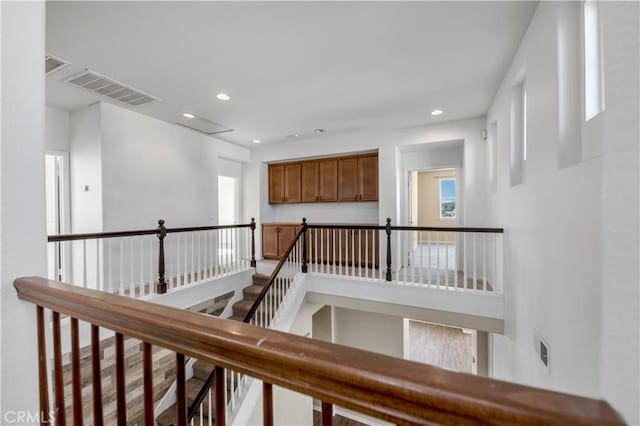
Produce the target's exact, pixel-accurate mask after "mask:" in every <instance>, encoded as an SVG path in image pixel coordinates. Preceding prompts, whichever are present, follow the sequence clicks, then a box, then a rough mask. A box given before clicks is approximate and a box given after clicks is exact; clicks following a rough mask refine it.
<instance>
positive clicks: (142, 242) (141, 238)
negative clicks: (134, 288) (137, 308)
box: [139, 237, 146, 297]
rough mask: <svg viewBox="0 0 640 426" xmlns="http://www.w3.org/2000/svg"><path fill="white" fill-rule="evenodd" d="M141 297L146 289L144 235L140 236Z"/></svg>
mask: <svg viewBox="0 0 640 426" xmlns="http://www.w3.org/2000/svg"><path fill="white" fill-rule="evenodd" d="M139 285H140V297H142V296H144V295H145V293H146V292H145V289H144V237H140V284H139Z"/></svg>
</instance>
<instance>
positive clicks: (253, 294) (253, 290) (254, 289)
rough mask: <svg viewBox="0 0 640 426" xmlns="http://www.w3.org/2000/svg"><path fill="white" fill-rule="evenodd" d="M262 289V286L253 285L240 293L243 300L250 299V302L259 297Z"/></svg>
mask: <svg viewBox="0 0 640 426" xmlns="http://www.w3.org/2000/svg"><path fill="white" fill-rule="evenodd" d="M263 288H264V287H263V286H261V285H255V284H254V285H252V286H249V287H245V288H243V289H242V292H243V293H244V296H245V300H246V299H247V298H251V299H252V300H255V299H256V298H257V297H258V296H259V295H260V292H261V291H262V289H263ZM247 296H250V297H247Z"/></svg>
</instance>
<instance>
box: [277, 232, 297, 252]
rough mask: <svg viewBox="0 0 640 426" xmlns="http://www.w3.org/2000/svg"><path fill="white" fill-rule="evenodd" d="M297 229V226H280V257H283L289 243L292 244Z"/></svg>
mask: <svg viewBox="0 0 640 426" xmlns="http://www.w3.org/2000/svg"><path fill="white" fill-rule="evenodd" d="M295 231H296V227H295V226H280V232H279V233H278V257H282V255H284V252H285V251H287V249H288V248H289V244H291V241H293V237H294V236H295Z"/></svg>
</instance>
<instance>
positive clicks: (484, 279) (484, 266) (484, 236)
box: [482, 234, 489, 291]
mask: <svg viewBox="0 0 640 426" xmlns="http://www.w3.org/2000/svg"><path fill="white" fill-rule="evenodd" d="M482 289H483V290H484V291H489V286H488V285H487V234H482Z"/></svg>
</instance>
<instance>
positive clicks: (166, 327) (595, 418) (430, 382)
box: [14, 246, 622, 426]
mask: <svg viewBox="0 0 640 426" xmlns="http://www.w3.org/2000/svg"><path fill="white" fill-rule="evenodd" d="M302 247H304V246H302ZM274 282H275V281H272V284H271V286H269V288H270V289H275V288H276V287H274V285H275V284H274ZM14 285H15V288H16V289H17V292H18V297H19V298H20V299H22V300H24V301H28V302H31V303H33V304H35V305H36V306H37V310H36V316H37V337H38V349H37V350H38V354H39V356H38V360H39V364H38V368H39V403H40V411H41V413H49V412H50V406H51V405H52V406H53V410H52V412H53V413H54V417H55V419H54V420H55V423H56V424H57V425H65V424H66V421H67V420H68V421H71V419H67V416H66V415H65V391H64V381H63V367H62V353H61V346H62V345H61V342H60V332H59V330H60V315H61V314H63V315H67V316H69V317H70V318H71V342H72V345H71V359H72V368H71V374H72V380H71V395H70V396H71V399H72V410H71V412H70V413H71V417H72V418H73V422H74V424H82V420H81V419H82V407H83V404H87V405H90V406H92V407H93V420H94V422H93V423H94V424H95V425H102V424H104V419H103V414H102V413H103V411H102V409H103V406H104V404H105V401H104V400H103V397H102V393H101V392H102V383H101V380H102V378H101V374H100V371H101V365H100V364H101V357H100V345H101V342H100V340H99V338H98V337H99V333H100V328H106V329H109V330H112V331H113V332H115V376H116V378H115V382H116V389H117V392H116V395H115V399H116V405H117V424H118V425H125V424H126V423H127V420H128V413H127V400H126V391H125V388H126V384H125V383H126V377H125V365H124V363H125V361H124V352H125V350H124V343H123V342H124V337H125V336H129V337H132V338H135V339H140V340H141V341H142V351H143V356H142V359H143V361H142V364H143V368H142V370H143V376H142V381H143V394H144V395H143V401H144V424H145V425H149V426H151V425H153V424H154V421H155V419H154V414H153V375H152V372H153V365H152V348H153V347H162V348H166V349H169V350H171V351H174V352H175V368H176V377H177V407H178V409H177V418H176V425H178V426H186V425H187V418H188V416H187V404H186V384H185V357H186V356H189V357H195V358H198V359H201V360H203V361H206V362H208V363H210V364H212V365H214V366H215V375H214V383H213V386H212V389H213V391H212V392H213V398H214V400H215V401H216V402H215V404H214V412H215V414H213V413H212V417H213V422H215V424H216V425H224V424H226V408H225V407H226V405H225V398H226V395H225V394H226V392H225V385H224V377H225V374H227V375H229V374H232V375H233V374H236V375H244V376H247V377H253V378H254V379H257V380H261V381H262V383H263V396H264V398H263V422H264V424H265V425H272V424H273V423H274V412H273V403H274V401H273V399H274V394H273V392H272V387H273V385H274V384H275V385H277V386H281V387H284V388H287V389H291V390H293V391H296V392H299V393H302V394H305V395H308V396H311V397H313V398H317V399H319V400H321V401H322V402H323V404H322V407H323V424H330V421H331V417H330V414H331V408H332V405H333V404H336V405H339V406H342V407H345V408H348V409H351V410H354V411H357V412H361V413H365V414H367V415H371V416H374V417H377V418H380V419H384V420H387V421H390V422H393V423H396V424H399V425H408V424H416V425H427V424H429V425H431V424H434V423H436V424H456V425H459V424H520V425H534V424H549V425H551V424H557V425H567V424H572V425H603V424H611V425H613V424H622V419H621V418H620V417H619V416H618V414H617V413H616V412H615V411H614V410H613V409H612V408H611V407H610V406H609V404H608V403H606V402H605V401H601V400H595V399H589V398H584V397H578V396H572V395H567V394H562V393H557V392H551V391H546V390H541V389H535V388H531V387H527V386H522V385H517V384H512V383H506V382H501V381H498V380H493V379H488V378H483V377H478V376H472V375H467V374H461V373H455V372H451V371H446V370H443V369H440V368H437V367H432V366H428V365H424V364H419V363H415V362H410V361H405V360H402V359H397V358H392V357H389V356H385V355H380V354H376V353H371V352H366V351H362V350H358V349H352V348H348V347H344V346H340V345H335V344H331V343H326V342H322V341H319V340H314V339H308V338H305V337H300V336H295V335H291V334H287V333H282V332H277V331H273V330H269V329H267V328H264V327H259V326H256V325H253V324H245V323H241V322H236V321H231V320H224V319H219V318H215V317H212V316H207V315H201V314H198V313H193V312H189V311H186V310H180V309H175V308H171V307H166V306H161V305H158V304H153V303H150V302H146V301H143V300H136V299H132V298H128V297H123V296H120V295H117V294H112V293H107V292H101V291H97V290H92V289H88V288H82V287H78V286H72V285H67V284H63V283H60V282H56V281H51V280H47V279H44V278H21V279H18V280H16V281H15V284H14ZM268 291H270V290H267V292H268ZM265 295H266V292H265ZM277 296H278V295H277V294H274V295H273V296H272V297H271V298H267V299H265V298H264V297H263V298H262V301H261V302H260V303H261V308H258V310H257V311H256V312H260V309H263V310H265V309H268V308H267V305H268V303H272V302H267V304H263V303H264V302H265V300H273V297H276V298H277ZM47 311H50V312H51V321H52V325H53V337H52V340H53V360H54V361H53V395H54V396H53V402H50V400H49V390H50V389H49V377H50V375H49V370H48V368H47V350H46V344H47V342H46V340H47V339H46V334H47V333H46V328H47V327H46V326H45V323H46V320H47V317H48V316H47V315H46V314H45V312H47ZM254 317H255V312H254ZM267 317H268V316H267ZM80 322H87V323H89V324H90V326H91V336H92V340H91V357H90V360H89V362H90V364H91V369H90V371H91V372H92V373H89V372H88V371H85V369H81V368H80V367H81V366H80V355H79V323H80ZM88 376H89V377H88ZM87 379H88V380H90V382H91V383H92V387H93V391H92V392H91V394H92V397H91V400H90V401H85V398H86V395H83V393H82V387H81V383H82V382H83V381H86V380H87ZM210 407H211V405H210ZM210 419H211V417H210ZM46 421H47V419H46V417H44V416H43V419H42V424H45V422H46Z"/></svg>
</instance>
